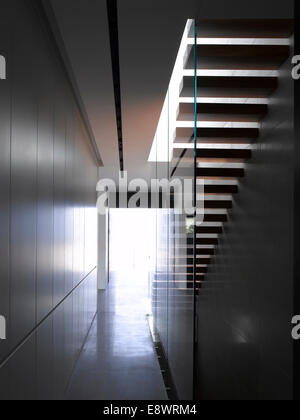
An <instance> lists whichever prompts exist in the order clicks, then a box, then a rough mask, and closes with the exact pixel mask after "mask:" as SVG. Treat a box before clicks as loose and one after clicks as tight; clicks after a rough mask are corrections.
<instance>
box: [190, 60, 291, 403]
mask: <svg viewBox="0 0 300 420" xmlns="http://www.w3.org/2000/svg"><path fill="white" fill-rule="evenodd" d="M269 103H270V105H269V114H268V116H267V117H266V118H265V119H264V120H263V122H262V126H261V130H260V137H259V138H258V141H257V143H256V144H254V145H253V154H252V159H251V160H250V161H249V163H248V164H247V166H246V169H245V170H246V176H245V179H244V180H243V181H242V182H240V186H239V188H240V191H239V194H237V195H236V197H235V199H234V205H233V210H232V211H230V212H229V222H228V223H227V224H225V227H224V235H222V236H221V243H220V245H219V246H218V247H217V252H216V255H215V257H214V259H213V262H212V264H211V265H210V268H209V272H208V275H207V277H206V278H205V282H204V284H203V287H202V288H201V290H200V292H199V302H198V320H199V330H198V335H199V379H200V389H199V392H200V396H201V398H203V399H264V400H269V399H291V398H292V384H293V377H292V376H293V354H292V347H293V344H292V339H291V319H292V315H293V252H292V244H293V164H292V162H293V147H294V144H293V141H294V140H293V81H292V78H291V59H289V60H287V61H286V63H285V64H284V66H283V67H281V69H280V71H279V86H278V89H277V90H276V92H275V93H274V95H273V96H272V97H271V98H270V101H269Z"/></svg>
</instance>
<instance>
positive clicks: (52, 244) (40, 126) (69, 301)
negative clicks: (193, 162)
mask: <svg viewBox="0 0 300 420" xmlns="http://www.w3.org/2000/svg"><path fill="white" fill-rule="evenodd" d="M0 54H1V55H3V56H4V57H5V58H6V61H7V80H1V81H0V197H1V199H0V211H1V213H0V231H1V236H0V252H1V254H0V314H1V315H3V316H5V317H6V320H7V340H3V341H0V400H1V399H7V398H13V399H15V398H17V399H27V398H62V397H63V392H64V389H65V387H66V385H67V381H68V378H69V376H70V373H71V371H72V366H73V364H74V361H75V360H76V356H77V354H78V351H79V350H80V348H81V346H82V343H83V340H84V337H85V335H86V334H87V332H88V328H89V326H90V324H91V321H92V318H93V316H94V314H95V311H96V274H95V266H96V253H95V251H96V214H95V202H96V195H95V186H96V181H97V167H96V160H95V157H94V155H93V151H92V148H91V146H90V140H89V137H88V134H87V131H86V128H85V126H84V123H83V120H82V118H81V115H80V113H79V110H78V108H77V105H76V102H75V99H74V96H73V93H72V89H71V86H70V84H69V82H68V79H67V76H66V74H65V72H64V69H63V66H62V64H61V62H60V60H59V56H58V54H57V51H56V49H55V46H54V44H53V42H52V39H51V37H50V36H49V34H48V32H47V30H46V29H45V27H44V23H43V20H42V19H41V17H40V16H39V15H38V14H37V12H36V10H35V9H34V7H33V6H32V3H31V2H29V1H26V0H9V1H8V0H1V1H0ZM41 321H43V322H42V324H41V325H40V326H39V327H38V328H37V326H38V324H39V323H40V322H41Z"/></svg>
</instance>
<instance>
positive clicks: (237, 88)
mask: <svg viewBox="0 0 300 420" xmlns="http://www.w3.org/2000/svg"><path fill="white" fill-rule="evenodd" d="M277 85H278V81H277V78H276V77H239V76H237V77H234V76H233V77H232V76H197V97H200V98H201V97H202V98H207V97H217V98H221V97H230V98H237V97H238V98H267V97H269V96H270V95H271V94H272V93H273V92H274V90H275V89H276V88H277ZM180 97H192V98H193V97H194V77H192V76H183V83H182V89H181V92H180Z"/></svg>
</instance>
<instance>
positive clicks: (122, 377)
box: [66, 272, 167, 400]
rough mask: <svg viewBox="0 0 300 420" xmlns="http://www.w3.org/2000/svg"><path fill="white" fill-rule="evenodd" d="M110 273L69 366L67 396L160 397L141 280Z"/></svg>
mask: <svg viewBox="0 0 300 420" xmlns="http://www.w3.org/2000/svg"><path fill="white" fill-rule="evenodd" d="M136 276H137V274H135V275H134V272H133V273H131V274H130V275H128V273H124V274H120V273H118V275H115V274H114V275H112V276H111V279H110V283H109V286H108V289H107V290H106V291H100V292H99V297H98V314H97V316H96V318H95V320H94V323H93V325H92V327H91V330H90V333H89V335H88V338H87V341H86V343H85V345H84V348H83V350H82V353H81V355H80V357H79V359H78V362H77V364H76V366H75V370H74V372H73V376H72V378H71V381H70V384H69V387H68V390H67V393H66V399H68V400H166V399H167V395H166V391H165V387H164V383H163V378H162V375H161V373H160V368H159V364H158V361H157V358H156V354H155V350H154V347H153V343H152V339H151V334H150V329H149V326H148V321H147V319H146V314H147V283H146V282H145V281H138V279H135V278H134V277H136Z"/></svg>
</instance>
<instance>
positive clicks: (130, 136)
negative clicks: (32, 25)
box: [51, 0, 293, 179]
mask: <svg viewBox="0 0 300 420" xmlns="http://www.w3.org/2000/svg"><path fill="white" fill-rule="evenodd" d="M216 3H218V8H216ZM225 3H226V6H225ZM242 3H243V5H242V6H243V7H242V8H241V2H240V1H238V0H227V2H220V1H217V0H184V1H182V0H177V1H176V0H151V1H144V0H119V1H118V18H119V55H120V77H121V103H122V124H123V148H124V166H125V168H124V169H125V170H127V171H128V173H129V177H130V178H132V177H134V178H135V177H143V178H146V179H150V177H151V173H152V169H153V164H151V163H148V162H147V160H148V156H149V152H150V149H151V145H152V141H153V137H154V134H155V131H156V127H157V123H158V120H159V116H160V112H161V109H162V106H163V102H164V98H165V95H166V92H167V89H168V84H169V80H170V77H171V73H172V69H173V66H174V63H175V59H176V55H177V52H178V48H179V45H180V40H181V37H182V34H183V30H184V27H185V24H186V20H187V19H188V18H193V17H195V16H200V15H201V17H202V18H204V17H215V18H218V17H243V16H246V17H264V15H266V14H267V16H268V17H274V18H276V17H290V15H292V13H293V7H292V3H293V2H292V1H291V0H288V1H287V5H286V16H282V10H281V8H280V7H278V10H277V8H276V2H275V1H274V0H266V1H265V2H264V3H263V6H262V7H263V8H264V10H262V8H261V7H260V10H259V13H257V12H256V11H255V7H254V6H253V4H250V2H247V3H245V2H242ZM289 3H290V4H289ZM51 4H52V7H53V11H54V14H55V17H56V20H57V24H58V27H59V29H60V32H61V35H62V38H63V41H64V46H65V49H66V52H67V55H68V59H69V62H70V65H71V66H72V70H73V73H74V77H75V79H76V83H77V86H78V89H79V93H80V96H81V99H82V102H83V104H84V107H85V110H86V113H87V115H88V119H89V122H90V125H91V128H92V131H93V134H94V137H95V140H96V143H97V145H98V148H99V152H100V155H101V158H102V161H103V165H104V167H103V168H101V173H102V175H103V176H110V177H114V178H116V177H117V175H118V171H119V152H118V141H117V130H116V118H115V105H114V91H113V81H112V69H111V56H110V43H109V32H108V21H107V10H106V0H76V1H74V0H51ZM271 5H272V9H271V8H270V6H271ZM238 6H239V7H240V10H239V8H238ZM230 10H231V12H230ZM270 10H272V15H270Z"/></svg>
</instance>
